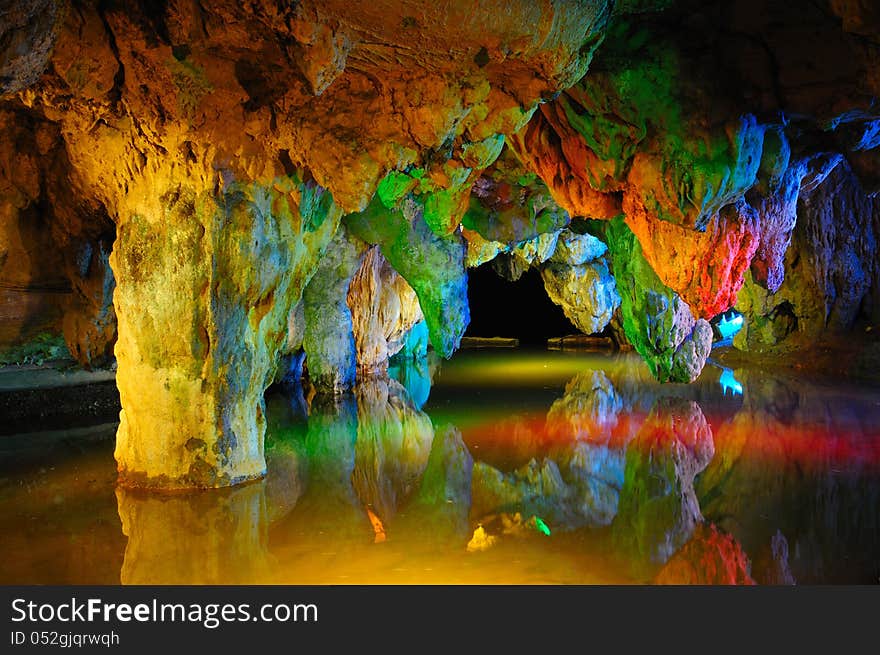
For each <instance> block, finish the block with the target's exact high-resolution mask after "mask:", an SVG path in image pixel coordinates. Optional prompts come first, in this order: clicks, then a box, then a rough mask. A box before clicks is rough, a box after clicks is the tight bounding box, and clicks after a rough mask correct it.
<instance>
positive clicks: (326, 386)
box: [303, 225, 367, 393]
mask: <svg viewBox="0 0 880 655" xmlns="http://www.w3.org/2000/svg"><path fill="white" fill-rule="evenodd" d="M366 249H367V246H366V244H364V243H363V242H362V241H361V240H360V239H358V238H357V237H353V236H352V235H350V234H349V233H348V230H346V228H345V226H344V225H342V226H340V228H339V230H338V231H337V233H336V236H334V238H333V240H332V241H331V242H330V245H329V246H328V247H327V251H326V253H325V255H324V257H323V258H321V260H320V261H319V263H318V267H317V269H316V270H315V274H314V275H313V276H312V279H311V280H310V281H309V283H308V285H307V286H306V288H305V290H304V291H303V312H304V315H305V331H304V333H303V349H304V350H305V353H306V366H307V367H308V371H309V380H310V382H311V383H312V384H313V385H314V386H315V388H316V389H317V390H318V392H324V393H328V392H329V393H338V392H340V391H344V390H346V389H349V388H351V386H352V385H353V384H354V381H355V373H356V365H357V359H356V351H355V341H354V337H353V335H352V316H351V311H350V310H349V307H348V302H347V297H348V287H349V283H350V282H351V279H352V278H353V277H354V275H355V273H356V272H357V271H358V269H359V267H360V265H361V261H362V260H363V257H364V253H365V252H366Z"/></svg>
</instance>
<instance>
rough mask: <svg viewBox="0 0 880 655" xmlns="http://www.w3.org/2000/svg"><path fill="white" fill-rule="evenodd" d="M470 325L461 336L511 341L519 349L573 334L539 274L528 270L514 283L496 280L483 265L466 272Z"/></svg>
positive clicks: (497, 277)
mask: <svg viewBox="0 0 880 655" xmlns="http://www.w3.org/2000/svg"><path fill="white" fill-rule="evenodd" d="M468 302H469V303H470V311H471V322H470V325H469V326H468V329H467V332H466V333H465V336H468V337H515V338H517V339H519V340H520V344H522V345H541V346H543V345H545V344H546V343H547V339H549V338H551V337H560V336H564V335H566V334H577V333H578V329H577V328H576V327H574V326H573V325H572V324H571V322H570V321H569V320H568V319H567V318H566V317H565V314H564V313H563V311H562V308H561V307H559V306H558V305H556V304H554V303H553V301H551V300H550V298H549V297H548V296H547V292H546V291H545V290H544V282H543V281H542V280H541V274H540V272H538V271H537V270H536V269H529V270H527V271H526V272H525V273H523V275H522V277H520V278H519V279H518V280H516V281H515V282H510V281H509V280H505V279H504V278H502V277H500V276H499V275H498V274H497V273H495V271H494V270H493V268H492V264H491V262H490V263H487V264H483V265H482V266H478V267H477V268H472V269H470V270H469V271H468Z"/></svg>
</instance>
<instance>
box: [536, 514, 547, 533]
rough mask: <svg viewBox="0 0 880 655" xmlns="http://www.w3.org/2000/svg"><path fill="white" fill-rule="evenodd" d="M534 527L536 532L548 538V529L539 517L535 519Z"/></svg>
mask: <svg viewBox="0 0 880 655" xmlns="http://www.w3.org/2000/svg"><path fill="white" fill-rule="evenodd" d="M535 527H537V528H538V531H539V532H541V533H542V534H545V535H547V536H548V537H549V536H550V528H549V527H548V525H547V524H546V523H544V520H543V519H542V518H541V517H540V516H536V517H535Z"/></svg>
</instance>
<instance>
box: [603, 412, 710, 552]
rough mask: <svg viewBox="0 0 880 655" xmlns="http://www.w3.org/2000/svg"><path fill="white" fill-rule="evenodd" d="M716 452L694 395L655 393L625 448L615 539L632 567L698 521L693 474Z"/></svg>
mask: <svg viewBox="0 0 880 655" xmlns="http://www.w3.org/2000/svg"><path fill="white" fill-rule="evenodd" d="M714 452H715V447H714V443H713V439H712V429H711V428H710V427H709V425H708V423H707V422H706V418H705V416H703V412H702V410H701V409H700V406H699V405H697V403H695V402H693V401H688V400H681V399H677V398H674V399H673V398H658V399H657V401H656V402H655V404H654V407H653V409H652V410H651V414H650V415H649V416H648V417H647V419H646V420H645V423H644V424H643V425H642V427H641V428H640V429H639V431H638V433H637V434H636V436H635V439H634V440H633V441H632V442H631V443H630V444H629V448H628V449H627V453H626V479H625V481H624V483H623V487H622V489H621V491H620V509H619V512H618V514H617V517H616V518H615V519H614V536H615V542H616V543H618V544H619V545H620V546H621V547H623V548H624V550H625V551H626V552H628V553H630V554H631V555H632V556H633V557H634V558H635V559H634V565H635V566H636V568H637V569H639V568H641V567H645V566H651V565H652V564H654V565H656V564H662V563H664V562H666V561H667V560H668V559H669V557H670V556H671V555H672V554H673V553H674V552H675V551H676V550H678V548H680V547H681V545H682V544H684V542H686V541H687V540H688V539H689V538H690V536H691V534H692V533H693V531H694V528H695V527H696V526H697V524H698V523H700V522H701V521H702V518H703V517H702V514H701V512H700V504H699V502H698V500H697V495H696V493H695V492H694V479H695V478H696V476H697V474H698V473H700V472H701V471H702V470H703V469H705V468H706V466H707V465H708V464H709V462H710V461H711V460H712V456H713V454H714Z"/></svg>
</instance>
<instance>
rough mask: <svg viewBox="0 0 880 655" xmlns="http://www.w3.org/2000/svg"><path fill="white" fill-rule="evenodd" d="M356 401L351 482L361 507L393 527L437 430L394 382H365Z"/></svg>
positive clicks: (420, 472)
mask: <svg viewBox="0 0 880 655" xmlns="http://www.w3.org/2000/svg"><path fill="white" fill-rule="evenodd" d="M355 397H356V398H357V408H358V422H357V441H356V443H355V465H354V470H353V471H352V474H351V482H352V485H353V486H354V489H355V491H356V493H357V495H358V498H359V499H360V501H361V503H363V504H364V505H365V506H367V507H370V508H371V509H372V510H373V511H374V512H375V513H376V514H377V515H378V516H379V518H380V519H382V521H384V522H386V523H387V522H388V521H390V520H391V519H392V518H393V517H394V515H395V513H396V512H397V508H398V507H399V506H400V505H401V503H403V502H404V501H405V500H406V499H407V498H408V497H409V496H410V495H411V494H412V493H413V491H414V490H415V488H416V486H417V485H418V483H419V480H420V479H421V477H422V473H423V472H424V470H425V466H426V465H427V461H428V455H429V453H430V451H431V441H432V440H433V438H434V426H433V425H432V424H431V419H430V418H428V416H427V415H426V414H423V413H422V412H420V411H419V410H418V409H416V408H415V407H414V406H413V404H412V402H410V400H409V397H408V396H407V393H406V390H405V389H404V388H403V387H402V386H401V385H400V384H399V383H397V382H395V381H394V380H387V381H385V380H368V381H364V382H361V383H360V384H359V385H358V386H357V387H356V388H355Z"/></svg>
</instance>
